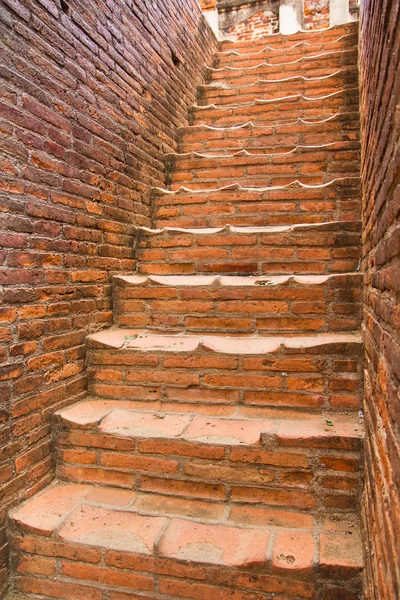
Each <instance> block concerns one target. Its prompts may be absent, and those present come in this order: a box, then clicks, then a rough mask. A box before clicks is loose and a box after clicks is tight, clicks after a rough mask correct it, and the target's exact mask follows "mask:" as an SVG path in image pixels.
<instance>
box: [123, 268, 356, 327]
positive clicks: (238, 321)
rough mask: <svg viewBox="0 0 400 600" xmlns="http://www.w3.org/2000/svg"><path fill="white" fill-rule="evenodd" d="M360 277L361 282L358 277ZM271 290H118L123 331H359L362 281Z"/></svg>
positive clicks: (235, 288)
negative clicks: (126, 329) (127, 328)
mask: <svg viewBox="0 0 400 600" xmlns="http://www.w3.org/2000/svg"><path fill="white" fill-rule="evenodd" d="M360 277H361V276H360ZM360 277H355V278H350V277H348V278H346V277H344V278H343V281H341V280H340V279H337V278H335V279H334V280H332V281H330V282H327V283H324V284H320V285H312V284H308V285H300V284H298V285H290V286H288V285H284V286H275V287H273V288H269V289H268V286H252V287H249V288H242V287H241V288H239V287H231V288H216V289H210V287H197V286H196V287H194V288H190V287H170V286H168V287H166V286H164V285H156V284H155V283H153V284H152V285H146V286H135V287H133V286H132V287H130V286H116V287H115V288H114V302H113V307H114V322H115V324H116V325H118V326H122V327H131V328H136V327H146V328H147V329H153V328H155V329H166V330H169V331H208V332H217V333H218V332H224V331H231V332H236V331H240V332H247V333H250V332H254V331H260V332H268V333H278V332H299V331H301V332H312V331H318V332H326V331H346V330H347V331H349V330H356V329H358V327H359V325H360V310H361V309H360V298H361V279H360Z"/></svg>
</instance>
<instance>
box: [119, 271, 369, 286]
mask: <svg viewBox="0 0 400 600" xmlns="http://www.w3.org/2000/svg"><path fill="white" fill-rule="evenodd" d="M349 277H351V278H353V279H356V280H360V281H361V279H362V273H354V272H352V273H331V274H328V275H271V276H268V275H262V276H259V277H251V276H250V277H246V276H242V277H241V276H234V275H114V277H113V280H114V281H115V282H117V283H122V284H128V285H134V286H144V285H146V284H147V283H155V284H158V285H164V286H173V287H192V286H196V287H202V286H204V287H207V288H210V287H213V288H215V287H254V286H268V287H276V286H282V285H285V286H286V285H289V284H291V283H294V284H299V285H323V284H325V283H326V282H327V281H337V282H340V280H341V279H346V280H347V279H348V278H349Z"/></svg>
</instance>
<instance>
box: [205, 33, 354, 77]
mask: <svg viewBox="0 0 400 600" xmlns="http://www.w3.org/2000/svg"><path fill="white" fill-rule="evenodd" d="M284 42H286V43H282V42H281V43H279V42H278V43H276V42H275V43H274V41H273V40H272V42H271V43H266V41H265V39H264V40H263V41H262V43H261V44H260V43H259V41H258V40H252V41H251V42H247V43H245V44H242V43H234V44H233V45H231V48H230V49H224V50H221V51H219V52H217V53H216V54H215V55H214V63H213V66H214V67H216V68H221V67H225V66H229V67H239V68H243V67H246V66H253V65H254V64H258V63H259V62H260V60H268V61H269V62H284V61H287V60H296V59H298V58H301V57H302V56H310V55H313V54H314V55H315V54H321V53H327V52H335V51H338V50H350V49H354V48H356V47H357V43H358V35H357V32H356V31H354V33H353V32H351V33H345V34H343V35H338V36H334V37H333V38H327V39H323V38H319V39H311V40H309V39H307V38H305V39H303V40H301V41H297V42H295V41H293V40H292V39H290V40H289V44H288V43H287V42H288V40H284ZM225 45H226V42H222V47H223V48H225Z"/></svg>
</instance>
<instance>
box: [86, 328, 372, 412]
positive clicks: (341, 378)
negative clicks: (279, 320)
mask: <svg viewBox="0 0 400 600" xmlns="http://www.w3.org/2000/svg"><path fill="white" fill-rule="evenodd" d="M88 364H89V370H90V373H89V374H90V385H89V391H90V393H91V394H92V395H94V396H100V397H102V398H106V399H127V400H135V401H138V402H141V403H142V406H150V408H151V409H155V410H160V409H161V408H163V409H164V410H165V409H166V408H167V407H168V410H169V407H171V406H172V405H178V406H180V407H183V409H182V410H184V409H185V408H184V407H185V405H186V409H187V408H189V409H190V410H193V406H196V405H197V404H199V403H201V404H209V405H214V406H215V407H216V410H217V411H219V410H220V409H221V405H222V406H227V405H230V406H238V405H239V406H241V407H248V408H249V409H250V410H253V409H261V410H264V409H265V408H273V407H280V408H282V407H283V408H297V409H308V410H309V411H310V412H312V411H315V412H320V411H321V410H326V411H329V410H331V411H335V410H338V409H340V410H358V409H359V407H360V397H361V386H360V383H359V382H360V379H361V376H362V344H361V338H360V335H359V334H356V333H350V332H349V333H334V334H333V333H326V334H318V333H314V334H312V335H310V334H308V335H302V336H299V335H293V334H292V335H291V336H289V335H286V336H282V335H281V336H271V335H262V334H258V335H254V334H252V335H244V334H242V335H236V336H235V335H232V334H231V335H227V334H226V333H224V334H219V335H216V334H215V333H214V334H212V333H210V334H207V333H203V334H197V335H196V334H194V333H190V334H189V333H188V334H176V333H175V334H173V333H170V334H168V333H160V332H154V331H146V330H140V329H110V330H105V331H101V332H99V333H96V334H92V335H90V336H89V337H88ZM149 403H150V404H149ZM160 403H161V404H160Z"/></svg>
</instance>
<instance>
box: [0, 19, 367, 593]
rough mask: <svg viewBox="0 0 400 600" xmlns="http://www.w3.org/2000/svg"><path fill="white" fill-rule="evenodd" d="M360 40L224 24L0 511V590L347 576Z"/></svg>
mask: <svg viewBox="0 0 400 600" xmlns="http://www.w3.org/2000/svg"><path fill="white" fill-rule="evenodd" d="M356 48H357V35H356V25H355V24H349V25H346V26H341V27H336V28H333V29H330V30H326V31H323V32H321V31H320V32H310V33H299V34H296V35H294V36H290V37H282V36H279V35H275V36H269V37H266V38H263V39H261V40H257V41H256V42H251V43H250V42H241V43H232V42H224V43H223V44H222V48H221V51H220V52H219V53H218V54H217V55H216V57H215V64H214V68H213V69H210V70H209V73H208V80H209V83H208V84H207V85H204V86H203V87H202V88H201V89H200V91H199V106H196V107H194V108H193V110H192V112H191V125H190V126H188V127H184V128H182V130H181V134H180V135H181V138H180V151H181V152H180V153H179V154H175V155H170V156H168V157H167V161H168V165H169V172H170V182H169V183H170V186H169V189H168V190H162V189H156V190H154V229H148V228H138V230H137V243H136V253H137V259H138V265H139V269H138V272H137V273H136V274H133V275H132V274H127V275H126V276H121V275H118V276H115V277H114V317H115V326H114V328H113V329H110V330H107V331H101V332H99V333H96V334H93V335H91V336H89V339H88V353H87V361H88V366H89V371H90V386H89V396H88V397H87V398H85V399H84V400H83V401H82V402H80V403H78V404H75V405H74V406H72V407H68V408H65V409H64V410H62V411H60V412H59V413H58V414H57V415H56V418H55V422H54V430H55V442H56V449H57V455H58V467H57V468H58V473H57V475H58V481H57V482H54V484H52V485H51V486H50V487H48V488H46V489H45V490H43V491H41V492H40V493H38V494H37V495H36V496H34V497H33V498H31V499H30V500H28V501H27V502H26V503H25V504H23V505H22V506H20V507H18V508H17V509H15V510H14V511H13V512H12V514H11V516H10V532H11V538H12V546H13V562H12V569H13V572H12V582H13V590H14V591H13V596H12V597H13V598H27V599H28V598H43V599H44V598H62V599H64V598H65V599H69V600H139V599H140V600H144V599H146V600H150V599H151V600H167V599H182V598H186V599H194V600H203V599H206V598H208V597H210V596H213V597H214V598H215V600H271V599H274V600H300V599H305V598H306V599H307V598H308V599H315V600H339V599H340V600H356V599H357V598H360V597H361V592H360V586H361V578H360V577H361V570H362V558H361V542H360V536H359V526H358V503H359V486H360V477H361V473H360V451H361V447H362V438H363V432H362V424H361V423H360V416H359V412H358V411H359V407H360V400H361V391H362V382H361V371H362V345H361V339H360V335H359V332H358V330H359V323H360V295H361V285H362V283H361V274H360V273H359V271H358V269H359V254H360V222H359V200H360V190H359V178H358V176H359V140H358V89H357V68H356V64H357V51H356ZM182 186H183V187H182Z"/></svg>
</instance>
